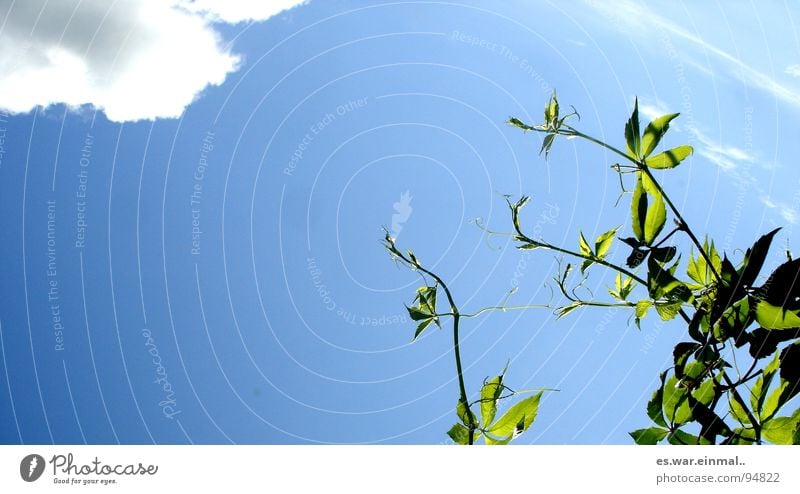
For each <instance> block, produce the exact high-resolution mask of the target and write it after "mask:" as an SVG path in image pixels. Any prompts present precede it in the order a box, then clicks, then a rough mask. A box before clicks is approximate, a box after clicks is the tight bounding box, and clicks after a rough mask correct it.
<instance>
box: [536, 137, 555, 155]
mask: <svg viewBox="0 0 800 494" xmlns="http://www.w3.org/2000/svg"><path fill="white" fill-rule="evenodd" d="M555 139H556V134H547V135H546V136H544V139H542V147H541V149H539V154H540V155H541V154H542V153H544V159H547V157H548V156H549V155H550V148H551V147H553V142H554V141H555Z"/></svg>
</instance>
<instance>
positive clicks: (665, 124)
mask: <svg viewBox="0 0 800 494" xmlns="http://www.w3.org/2000/svg"><path fill="white" fill-rule="evenodd" d="M678 115H679V113H671V114H669V115H664V116H661V117H658V118H657V119H655V120H653V121H652V122H650V124H649V125H648V126H647V127H646V128H645V129H644V134H643V135H642V157H645V158H646V157H648V156H650V153H652V152H653V150H654V149H655V148H656V146H658V143H659V142H660V141H661V138H662V137H663V136H664V134H666V133H667V130H668V129H669V123H670V122H671V121H672V120H673V119H674V118H675V117H677V116H678Z"/></svg>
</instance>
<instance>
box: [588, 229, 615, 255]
mask: <svg viewBox="0 0 800 494" xmlns="http://www.w3.org/2000/svg"><path fill="white" fill-rule="evenodd" d="M617 230H619V227H616V228H612V229H611V230H609V231H607V232H605V233H603V234H601V235H600V236H598V237H597V240H595V241H594V254H595V256H597V257H599V258H600V259H602V258H604V257H605V256H606V254H607V253H608V249H610V248H611V244H612V243H613V242H614V235H615V234H616V233H617Z"/></svg>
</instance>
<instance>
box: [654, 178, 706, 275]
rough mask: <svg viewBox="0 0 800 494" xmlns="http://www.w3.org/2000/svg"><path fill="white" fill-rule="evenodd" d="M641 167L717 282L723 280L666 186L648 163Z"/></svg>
mask: <svg viewBox="0 0 800 494" xmlns="http://www.w3.org/2000/svg"><path fill="white" fill-rule="evenodd" d="M639 169H640V170H641V171H642V172H644V173H645V174H646V175H647V178H649V179H650V181H651V182H653V185H655V186H656V189H658V192H659V193H660V194H661V196H662V197H663V198H664V200H665V201H666V202H667V206H669V209H670V210H671V211H672V214H674V215H675V218H677V219H678V222H679V223H680V225H681V230H683V231H684V232H686V234H687V235H688V236H689V238H690V239H691V240H692V243H694V245H695V246H696V247H697V250H699V251H700V255H701V256H703V259H705V261H706V265H707V266H708V268H709V269H710V270H711V273H713V275H714V278H715V279H716V280H717V282H722V277H721V276H720V275H719V273H718V272H717V268H715V267H714V263H712V262H711V257H710V256H709V255H708V253H707V252H706V250H705V249H704V248H703V245H702V244H701V243H700V240H698V238H697V237H696V236H695V234H694V232H693V231H692V229H691V228H689V224H688V223H686V220H685V219H683V216H681V213H680V211H678V208H676V207H675V205H674V204H673V203H672V200H671V199H670V198H669V196H668V195H667V193H666V192H665V191H664V188H663V187H661V184H660V183H658V181H656V178H655V177H654V176H653V174H652V172H650V169H649V168H647V166H646V165H644V163H640V164H639Z"/></svg>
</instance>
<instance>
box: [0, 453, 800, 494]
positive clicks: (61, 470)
mask: <svg viewBox="0 0 800 494" xmlns="http://www.w3.org/2000/svg"><path fill="white" fill-rule="evenodd" d="M797 465H800V448H797V447H790V446H787V447H777V446H773V447H770V446H764V447H735V446H730V447H729V446H714V447H703V446H686V447H665V446H510V447H486V446H482V447H456V446H2V447H0V492H9V493H12V492H13V493H24V492H37V493H38V492H66V491H67V490H69V491H70V492H85V491H90V490H91V491H95V490H101V491H103V492H108V493H112V492H113V493H127V492H131V493H140V492H147V491H150V492H166V491H168V490H176V491H177V490H178V489H181V490H182V491H183V492H187V491H186V489H202V491H197V492H218V491H219V490H223V489H224V490H225V491H226V492H231V493H232V492H235V493H236V494H239V493H245V492H259V493H263V492H303V493H305V492H314V491H317V490H319V492H347V493H348V494H354V493H362V492H363V493H370V494H373V493H376V492H381V493H384V492H388V493H394V492H397V493H403V494H408V493H409V492H411V491H416V490H419V489H424V492H434V491H437V490H441V492H453V490H454V489H457V488H463V489H467V491H466V492H478V491H480V490H483V489H487V492H502V490H503V489H512V488H524V489H525V490H526V492H534V491H536V492H542V491H543V489H559V490H560V491H559V492H578V490H587V491H590V492H597V491H598V490H599V491H600V492H604V491H606V489H619V488H622V489H623V490H622V492H627V491H628V490H629V489H630V490H631V491H632V490H633V489H640V490H638V491H637V492H648V493H650V492H678V491H681V492H686V491H690V492H692V491H694V492H700V491H703V492H725V493H726V494H727V493H735V492H748V493H750V492H758V493H772V492H774V493H780V492H792V493H796V492H800V480H799V479H800V472H798V467H797ZM564 489H567V490H566V491H564ZM609 492H613V491H610V490H609ZM618 492H619V491H618Z"/></svg>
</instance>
